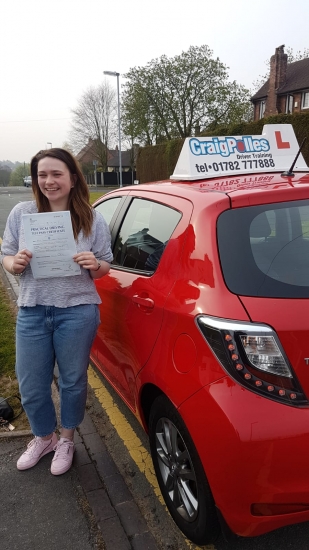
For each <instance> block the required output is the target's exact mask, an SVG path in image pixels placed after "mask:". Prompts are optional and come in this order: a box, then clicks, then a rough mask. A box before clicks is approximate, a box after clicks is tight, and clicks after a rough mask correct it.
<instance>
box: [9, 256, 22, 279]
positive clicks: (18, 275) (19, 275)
mask: <svg viewBox="0 0 309 550" xmlns="http://www.w3.org/2000/svg"><path fill="white" fill-rule="evenodd" d="M14 261H15V260H14V259H13V260H12V263H11V265H10V268H9V269H8V271H9V273H11V275H14V277H21V275H22V274H23V272H24V271H25V270H24V269H23V270H22V271H21V272H20V273H16V272H15V271H14V269H13V265H14Z"/></svg>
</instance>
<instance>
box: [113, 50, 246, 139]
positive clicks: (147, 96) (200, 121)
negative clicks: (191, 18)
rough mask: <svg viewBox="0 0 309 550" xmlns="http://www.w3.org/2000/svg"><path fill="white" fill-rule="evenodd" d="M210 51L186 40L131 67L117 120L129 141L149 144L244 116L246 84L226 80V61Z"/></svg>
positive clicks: (238, 119)
mask: <svg viewBox="0 0 309 550" xmlns="http://www.w3.org/2000/svg"><path fill="white" fill-rule="evenodd" d="M212 54H213V52H212V51H211V50H210V49H209V48H208V46H201V47H194V46H191V47H190V48H189V50H188V51H186V52H182V53H181V54H180V55H177V56H175V57H173V58H168V57H167V56H165V55H163V56H162V57H160V58H159V59H154V60H152V61H150V62H149V63H148V64H147V65H146V66H145V67H136V68H132V69H130V71H129V72H128V73H127V74H126V75H125V77H126V79H127V82H126V83H125V85H124V91H123V95H122V123H123V130H124V133H125V134H126V135H127V136H130V139H131V141H132V142H133V141H135V140H138V141H140V142H141V143H142V144H144V145H152V144H154V143H159V142H160V141H163V140H170V139H173V138H177V137H182V138H184V137H187V136H190V135H192V134H193V133H199V131H200V130H201V129H205V127H209V126H210V125H212V127H216V126H217V125H218V124H229V123H231V122H241V121H242V120H244V119H246V118H247V116H248V109H249V108H250V101H249V100H250V94H249V90H246V89H245V88H244V87H243V86H241V85H238V84H236V82H235V81H234V82H229V81H228V73H227V67H226V66H225V65H224V64H223V63H221V61H220V60H219V59H218V58H217V59H214V58H213V57H212Z"/></svg>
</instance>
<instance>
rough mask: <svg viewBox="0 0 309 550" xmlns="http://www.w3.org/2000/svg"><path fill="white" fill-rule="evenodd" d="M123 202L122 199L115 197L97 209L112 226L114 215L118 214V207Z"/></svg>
mask: <svg viewBox="0 0 309 550" xmlns="http://www.w3.org/2000/svg"><path fill="white" fill-rule="evenodd" d="M120 201H121V197H113V198H110V199H107V200H105V201H103V202H100V204H98V205H97V206H96V207H95V209H96V210H97V211H98V212H100V214H102V216H103V218H104V220H105V221H106V223H108V224H110V222H111V219H112V217H113V215H114V214H115V212H116V209H117V206H118V205H119V203H120Z"/></svg>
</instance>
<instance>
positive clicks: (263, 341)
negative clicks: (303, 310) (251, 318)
mask: <svg viewBox="0 0 309 550" xmlns="http://www.w3.org/2000/svg"><path fill="white" fill-rule="evenodd" d="M196 323H197V326H198V328H199V329H200V331H201V332H202V334H203V336H204V338H205V339H206V342H207V343H208V345H209V347H210V349H211V350H212V352H213V353H214V355H215V356H216V357H217V359H218V360H219V361H220V363H221V365H222V366H223V368H224V369H225V370H226V371H227V373H228V374H229V375H230V376H232V378H234V380H236V381H237V382H238V383H240V384H242V385H243V386H245V387H246V388H248V389H250V390H251V391H253V392H255V393H258V394H259V395H261V394H262V395H264V396H265V397H268V398H269V399H273V400H275V401H280V402H281V403H286V404H288V405H293V406H297V407H299V406H308V401H307V399H306V396H305V394H304V393H303V391H302V388H301V386H300V384H299V382H298V380H297V378H296V376H295V374H294V373H293V369H292V367H291V365H290V363H289V361H288V359H287V357H286V355H285V353H284V351H283V348H282V346H281V344H280V341H279V339H278V337H277V334H276V333H275V332H274V331H273V329H272V328H271V327H269V326H268V325H261V324H254V323H246V322H240V321H230V320H226V319H219V318H216V317H208V316H206V315H199V316H198V317H197V318H196Z"/></svg>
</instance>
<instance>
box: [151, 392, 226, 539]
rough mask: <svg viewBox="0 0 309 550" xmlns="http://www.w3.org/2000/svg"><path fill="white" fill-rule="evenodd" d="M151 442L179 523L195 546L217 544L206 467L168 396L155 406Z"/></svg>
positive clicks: (166, 495)
mask: <svg viewBox="0 0 309 550" xmlns="http://www.w3.org/2000/svg"><path fill="white" fill-rule="evenodd" d="M149 439H150V449H151V455H152V460H153V464H154V468H155V472H156V475H157V478H158V482H159V485H160V489H161V492H162V495H163V498H164V500H165V502H166V505H167V507H168V509H169V511H170V514H171V516H172V517H173V519H174V521H175V523H176V524H177V526H178V527H179V529H180V530H181V531H182V532H183V533H184V535H185V536H186V537H188V538H189V539H190V540H191V541H192V542H194V543H195V544H198V545H204V544H209V543H211V542H214V541H215V540H216V538H217V537H218V535H219V532H220V528H219V521H218V517H217V514H216V509H215V503H214V499H213V496H212V493H211V490H210V487H209V484H208V481H207V478H206V475H205V472H204V469H203V466H202V463H201V461H200V458H199V456H198V454H197V451H196V449H195V446H194V444H193V441H192V439H191V437H190V435H189V432H188V430H187V428H186V426H185V424H184V422H183V420H182V418H181V416H180V415H179V414H178V412H177V411H176V409H175V407H174V406H173V405H172V403H171V402H170V401H169V400H168V399H167V398H166V397H165V396H164V395H161V396H159V397H158V398H157V399H156V400H155V401H154V403H153V405H152V408H151V412H150V418H149Z"/></svg>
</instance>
